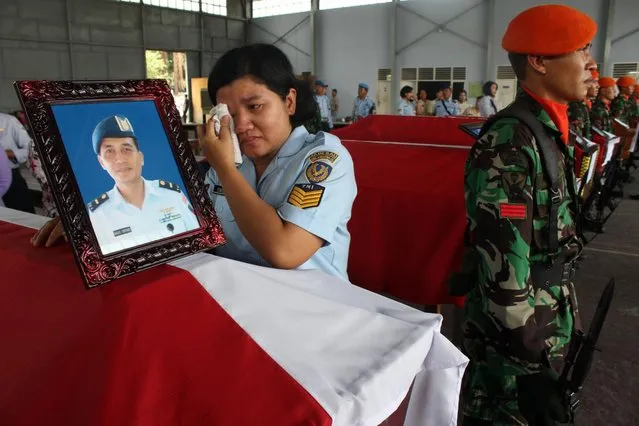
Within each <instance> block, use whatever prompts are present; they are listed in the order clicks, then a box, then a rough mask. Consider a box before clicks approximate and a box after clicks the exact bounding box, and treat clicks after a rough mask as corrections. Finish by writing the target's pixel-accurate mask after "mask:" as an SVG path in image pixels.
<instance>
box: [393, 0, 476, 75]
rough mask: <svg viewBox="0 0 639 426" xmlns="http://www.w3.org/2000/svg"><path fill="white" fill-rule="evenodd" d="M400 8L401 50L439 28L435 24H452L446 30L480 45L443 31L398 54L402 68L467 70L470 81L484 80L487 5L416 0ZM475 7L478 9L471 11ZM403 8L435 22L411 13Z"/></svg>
mask: <svg viewBox="0 0 639 426" xmlns="http://www.w3.org/2000/svg"><path fill="white" fill-rule="evenodd" d="M400 5H401V6H402V7H401V8H400V10H399V14H398V21H399V24H398V25H397V48H398V50H402V48H403V47H404V46H407V45H408V44H409V43H411V42H412V41H414V40H417V39H418V38H419V37H421V36H422V35H424V34H425V33H427V32H429V31H431V30H436V29H437V27H438V26H437V25H435V24H434V23H436V24H440V25H441V24H443V23H445V22H447V21H450V23H448V24H446V28H448V29H450V30H451V31H453V32H455V33H457V34H459V35H461V36H463V37H466V38H468V39H471V40H474V41H475V42H476V43H477V44H473V43H471V42H469V41H468V40H465V39H463V38H462V37H459V36H457V35H455V34H453V33H451V32H449V31H446V29H444V30H443V31H442V32H437V31H435V32H433V33H431V34H429V35H428V36H427V37H425V38H423V39H422V40H420V41H419V42H418V43H415V44H414V45H412V46H410V47H409V48H407V49H406V50H403V51H401V53H399V55H398V56H397V65H398V67H399V69H401V68H409V67H466V68H467V70H466V71H467V74H466V80H467V82H468V81H477V80H483V79H484V74H485V71H484V70H485V68H486V65H485V63H486V52H487V50H486V48H487V37H488V28H487V26H486V25H485V23H486V22H487V20H488V2H482V1H481V0H428V1H423V0H422V1H419V0H414V1H403V2H401V3H400ZM475 5H478V6H477V7H474V8H473V9H472V10H469V9H471V8H472V7H473V6H475ZM404 7H406V8H408V9H410V10H411V11H414V12H417V14H419V15H422V16H423V17H425V18H428V19H429V20H430V21H433V22H434V23H433V22H429V21H427V20H424V19H423V18H421V17H419V16H417V15H415V14H411V13H410V12H409V11H407V10H405V9H404ZM468 10H469V11H468ZM466 11H468V12H466ZM463 12H466V13H463ZM462 13H463V15H462ZM459 15H461V16H459ZM458 16H459V17H458ZM451 20H452V21H451ZM478 44H479V45H483V46H484V47H482V46H479V45H478Z"/></svg>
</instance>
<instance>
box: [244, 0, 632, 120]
mask: <svg viewBox="0 0 639 426" xmlns="http://www.w3.org/2000/svg"><path fill="white" fill-rule="evenodd" d="M494 2H495V7H494V10H493V16H492V22H493V26H492V28H488V23H489V22H490V21H491V19H490V18H491V17H490V16H489V13H490V7H489V4H490V1H489V0H485V1H482V0H408V1H401V2H400V10H399V12H398V23H397V47H398V49H401V48H402V47H403V46H406V45H407V44H408V43H410V42H411V41H413V40H415V39H417V38H418V37H420V36H421V35H422V34H424V33H426V32H428V31H430V30H432V29H434V28H436V26H435V25H434V24H432V23H429V22H427V21H425V20H423V19H421V18H419V17H417V16H415V15H413V14H411V13H409V12H407V11H406V10H404V8H408V9H411V10H413V11H416V12H418V13H419V14H421V15H423V16H425V17H427V18H428V19H430V20H432V21H434V22H436V23H438V24H441V23H443V22H445V21H448V20H450V19H452V18H454V17H455V16H456V15H458V14H459V13H461V12H463V11H465V10H467V9H469V8H471V7H472V6H474V5H478V6H477V7H475V8H474V9H472V10H471V11H470V12H468V13H466V14H464V15H463V16H460V17H459V18H457V19H455V20H453V21H452V22H450V23H449V24H447V27H448V28H449V29H450V30H452V31H454V32H457V33H459V34H461V35H462V36H465V37H467V38H470V39H472V40H475V41H476V42H477V44H479V45H483V46H486V47H482V46H478V45H477V44H473V43H470V42H468V41H467V40H464V39H462V38H460V37H458V36H456V35H454V34H452V33H451V32H449V31H446V30H444V31H443V32H441V33H440V32H433V33H432V34H430V35H428V36H427V37H425V38H424V39H422V40H420V41H419V42H418V43H416V44H414V45H413V46H411V47H410V48H408V49H406V50H404V51H402V52H401V53H400V54H399V55H398V56H397V66H398V69H401V68H408V67H425V66H427V67H438V66H465V67H466V68H467V82H471V81H480V80H486V79H494V78H495V74H496V68H497V66H498V65H508V64H509V63H508V57H507V55H506V53H505V52H504V51H503V49H502V48H501V39H502V37H503V34H504V32H505V30H506V27H507V25H508V23H509V22H510V20H511V19H512V18H513V17H514V16H515V15H517V14H518V13H519V12H521V11H523V10H525V9H527V8H529V7H531V6H535V5H539V4H546V3H549V1H548V0H516V1H515V0H494ZM556 2H558V3H563V4H566V5H570V6H573V7H575V8H577V9H580V10H582V11H583V12H585V13H587V14H589V15H590V16H592V17H593V18H594V19H595V20H596V21H597V22H598V24H599V33H598V34H597V36H596V38H595V40H594V41H593V54H594V56H595V59H596V60H597V62H602V61H603V56H604V52H603V50H604V37H605V27H606V19H607V8H608V0H557V1H556ZM390 12H391V5H389V4H379V5H371V6H362V7H353V8H344V9H335V10H325V11H319V12H318V13H317V15H316V36H317V40H316V46H317V73H318V76H319V77H320V78H323V79H326V80H328V82H329V84H330V85H331V87H335V88H337V89H338V90H339V91H340V92H341V95H342V104H344V105H346V103H347V102H345V100H346V99H349V98H352V97H354V96H355V92H356V89H357V87H356V83H357V82H358V81H360V80H364V81H367V82H368V83H369V84H370V85H371V89H372V90H371V92H374V87H375V81H376V77H377V76H376V72H377V69H378V68H390V67H391V62H392V61H391V54H390V20H391V19H392V14H391V13H390ZM304 16H306V15H305V14H297V15H284V16H279V17H269V18H261V19H259V20H256V21H257V22H258V24H259V25H261V26H264V27H265V28H269V29H271V30H272V32H274V33H275V34H278V35H282V34H284V33H285V32H286V30H288V29H289V28H291V27H292V26H293V25H294V24H295V23H296V22H299V21H300V20H301V19H303V18H304ZM613 16H614V19H613V24H612V39H615V38H616V37H619V36H622V35H624V34H626V33H628V32H630V31H632V30H634V29H635V28H637V27H639V18H638V17H639V0H616V7H615V10H614V15H613ZM305 25H308V24H305ZM298 30H299V31H302V28H299V29H298ZM304 31H306V34H307V35H308V36H310V26H308V27H306V29H305V30H304ZM253 34H254V37H253V38H252V40H254V41H268V42H272V41H273V40H274V38H273V37H271V36H268V37H267V36H264V35H261V36H260V35H259V33H258V32H253ZM292 36H293V35H292ZM287 39H288V38H287ZM289 41H291V40H289ZM292 41H294V43H293V44H295V45H296V46H298V47H299V48H301V49H302V50H304V51H306V52H308V53H311V51H312V49H311V45H310V43H311V41H310V39H309V38H304V36H302V35H301V34H296V35H294V36H293V37H292ZM278 46H280V47H282V48H283V49H284V50H285V51H286V52H287V53H288V52H290V51H291V50H294V49H290V48H287V46H286V45H285V44H283V43H281V42H280V43H278ZM489 46H492V51H491V52H489V51H488V47H489ZM287 49H288V50H287ZM291 59H292V61H293V64H294V66H295V68H296V71H300V72H301V71H310V70H311V58H310V57H305V56H304V55H301V54H300V53H299V52H296V53H292V57H291ZM488 61H490V63H488ZM615 62H639V32H638V33H635V34H634V35H632V36H630V37H627V38H625V39H623V40H620V41H619V42H617V43H613V44H612V49H611V53H610V63H611V64H612V63H615ZM487 69H488V70H489V71H488V73H487ZM606 71H607V72H611V69H609V70H606ZM397 81H398V84H399V78H398V79H397ZM371 96H372V97H375V93H371ZM348 102H350V99H349V101H348ZM340 113H342V111H340Z"/></svg>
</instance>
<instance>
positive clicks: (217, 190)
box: [213, 185, 224, 195]
mask: <svg viewBox="0 0 639 426" xmlns="http://www.w3.org/2000/svg"><path fill="white" fill-rule="evenodd" d="M213 193H214V194H215V195H224V189H223V188H222V186H221V185H215V186H213Z"/></svg>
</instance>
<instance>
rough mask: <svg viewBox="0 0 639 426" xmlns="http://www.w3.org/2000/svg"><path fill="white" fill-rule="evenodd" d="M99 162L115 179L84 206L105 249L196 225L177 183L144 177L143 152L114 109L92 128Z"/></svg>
mask: <svg viewBox="0 0 639 426" xmlns="http://www.w3.org/2000/svg"><path fill="white" fill-rule="evenodd" d="M92 141H93V150H94V152H95V153H96V155H97V156H98V162H99V163H100V165H101V166H102V168H103V169H104V170H106V171H107V173H109V175H110V176H111V177H112V178H113V180H114V181H115V185H114V186H113V189H111V190H109V191H107V192H105V193H104V194H101V195H100V196H98V197H97V198H96V199H95V200H93V201H91V202H90V203H89V204H88V205H87V207H88V209H89V217H90V219H91V224H92V225H93V230H94V231H95V234H96V237H97V239H98V243H99V245H100V248H101V250H102V253H103V254H105V255H106V254H109V253H113V252H116V251H120V250H124V249H127V248H130V247H134V246H138V245H141V244H145V243H148V242H151V241H157V240H160V239H163V238H168V237H171V236H174V235H178V234H181V233H183V232H187V231H191V230H194V229H197V228H199V224H198V221H197V218H196V216H195V214H194V212H193V208H192V207H191V204H190V203H189V202H188V200H187V199H186V197H185V196H184V194H183V193H182V191H181V190H180V188H179V186H178V185H177V184H175V183H172V182H168V181H165V180H146V179H144V178H143V177H142V166H143V165H144V156H143V154H142V152H141V151H140V149H139V145H138V140H137V138H136V136H135V132H134V130H133V126H132V125H131V122H130V121H129V119H128V118H126V117H123V116H117V115H112V116H109V117H106V118H105V119H103V120H102V121H100V122H99V123H98V125H97V126H96V127H95V129H94V130H93V137H92Z"/></svg>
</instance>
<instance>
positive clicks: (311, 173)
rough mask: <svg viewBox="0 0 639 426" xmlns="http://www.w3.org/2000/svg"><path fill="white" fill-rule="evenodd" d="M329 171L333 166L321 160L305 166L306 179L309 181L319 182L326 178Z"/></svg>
mask: <svg viewBox="0 0 639 426" xmlns="http://www.w3.org/2000/svg"><path fill="white" fill-rule="evenodd" d="M331 171H333V168H332V167H331V166H329V165H328V164H326V163H324V162H322V161H318V162H317V163H311V164H309V166H308V167H307V168H306V179H308V181H309V182H311V183H320V182H323V181H325V180H326V179H328V177H329V176H330V174H331Z"/></svg>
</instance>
